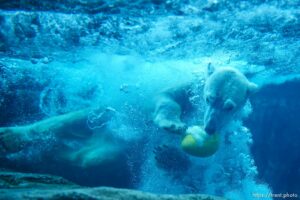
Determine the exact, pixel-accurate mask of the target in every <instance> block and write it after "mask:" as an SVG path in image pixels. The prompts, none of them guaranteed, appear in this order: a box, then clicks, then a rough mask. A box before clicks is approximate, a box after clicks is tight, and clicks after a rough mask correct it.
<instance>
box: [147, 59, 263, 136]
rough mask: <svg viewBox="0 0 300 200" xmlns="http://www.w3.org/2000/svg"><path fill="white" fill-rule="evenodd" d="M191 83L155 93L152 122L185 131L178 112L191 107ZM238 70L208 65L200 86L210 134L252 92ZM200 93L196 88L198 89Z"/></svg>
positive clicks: (166, 127)
mask: <svg viewBox="0 0 300 200" xmlns="http://www.w3.org/2000/svg"><path fill="white" fill-rule="evenodd" d="M191 85H192V84H191V83H187V84H184V85H182V86H179V87H173V88H169V89H166V90H164V91H163V92H162V93H161V94H160V95H158V97H157V100H156V106H155V111H154V120H153V121H154V123H155V124H156V125H157V126H158V127H160V128H162V129H165V130H167V131H169V132H173V133H178V134H185V133H186V130H187V129H188V126H187V125H186V123H185V122H183V120H182V115H184V114H185V113H187V112H189V110H191V109H193V105H192V103H191V102H190V99H191V98H190V96H191V89H190V88H191V87H192V86H191ZM256 89H257V86H256V84H254V83H252V82H250V81H249V80H248V79H247V78H246V77H245V76H244V75H243V74H242V73H241V72H239V71H238V70H237V69H235V68H232V67H222V68H217V69H215V68H214V67H212V66H211V65H210V64H209V65H208V69H207V78H206V81H205V85H204V89H203V90H204V91H203V95H204V100H205V102H206V110H205V114H204V124H203V126H204V129H205V131H206V132H207V133H208V134H213V133H216V132H218V131H220V129H222V128H223V127H224V126H225V125H226V124H227V123H228V122H229V121H230V120H232V119H233V118H234V116H235V115H236V114H237V113H238V111H240V110H241V109H242V108H243V107H244V105H245V103H246V101H247V99H248V97H249V95H250V94H251V93H253V92H254V91H256ZM199 93H200V91H199Z"/></svg>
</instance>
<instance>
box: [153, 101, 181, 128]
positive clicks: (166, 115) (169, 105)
mask: <svg viewBox="0 0 300 200" xmlns="http://www.w3.org/2000/svg"><path fill="white" fill-rule="evenodd" d="M180 116H181V107H180V105H179V104H178V103H177V102H175V101H174V100H173V99H171V98H170V97H167V96H162V97H159V99H158V100H157V103H156V108H155V112H154V123H155V124H156V125H157V126H158V127H160V128H162V129H164V130H167V131H170V132H172V133H176V134H182V133H184V132H185V129H186V124H185V123H183V122H182V121H181V119H180Z"/></svg>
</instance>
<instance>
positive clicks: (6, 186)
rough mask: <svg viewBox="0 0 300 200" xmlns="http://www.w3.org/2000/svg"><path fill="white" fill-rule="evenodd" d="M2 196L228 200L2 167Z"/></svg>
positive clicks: (17, 197)
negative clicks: (82, 183) (75, 180)
mask: <svg viewBox="0 0 300 200" xmlns="http://www.w3.org/2000/svg"><path fill="white" fill-rule="evenodd" d="M0 199H7V200H9V199H14V200H18V199H27V200H29V199H31V200H35V199H45V200H46V199H55V200H60V199H70V200H71V199H93V200H97V199H99V200H100V199H101V200H113V199H120V200H125V199H126V200H130V199H134V200H139V199H140V200H225V199H224V198H221V197H215V196H210V195H204V194H186V195H158V194H151V193H145V192H141V191H136V190H129V189H117V188H108V187H95V188H88V187H81V186H79V185H76V184H74V183H72V182H69V181H67V180H65V179H63V178H61V177H57V176H52V175H44V174H32V173H18V172H10V171H5V170H4V171H3V170H0Z"/></svg>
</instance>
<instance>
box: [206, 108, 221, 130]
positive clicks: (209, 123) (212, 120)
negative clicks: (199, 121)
mask: <svg viewBox="0 0 300 200" xmlns="http://www.w3.org/2000/svg"><path fill="white" fill-rule="evenodd" d="M217 118H218V117H217V116H216V111H215V110H214V109H212V108H211V107H210V106H209V107H208V108H207V110H206V113H205V116H204V130H205V131H206V132H207V133H208V134H214V133H215V132H216V131H217Z"/></svg>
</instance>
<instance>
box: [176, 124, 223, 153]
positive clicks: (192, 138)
mask: <svg viewBox="0 0 300 200" xmlns="http://www.w3.org/2000/svg"><path fill="white" fill-rule="evenodd" d="M219 140H220V138H219V135H218V134H216V133H215V134H212V135H208V134H207V133H206V132H205V131H204V130H203V128H202V127H199V126H193V127H190V128H188V129H187V131H186V135H185V137H184V138H183V139H182V141H181V148H182V149H183V150H184V151H185V152H186V153H188V154H190V155H193V156H197V157H208V156H211V155H213V154H214V153H215V152H216V151H217V150H218V148H219Z"/></svg>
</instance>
